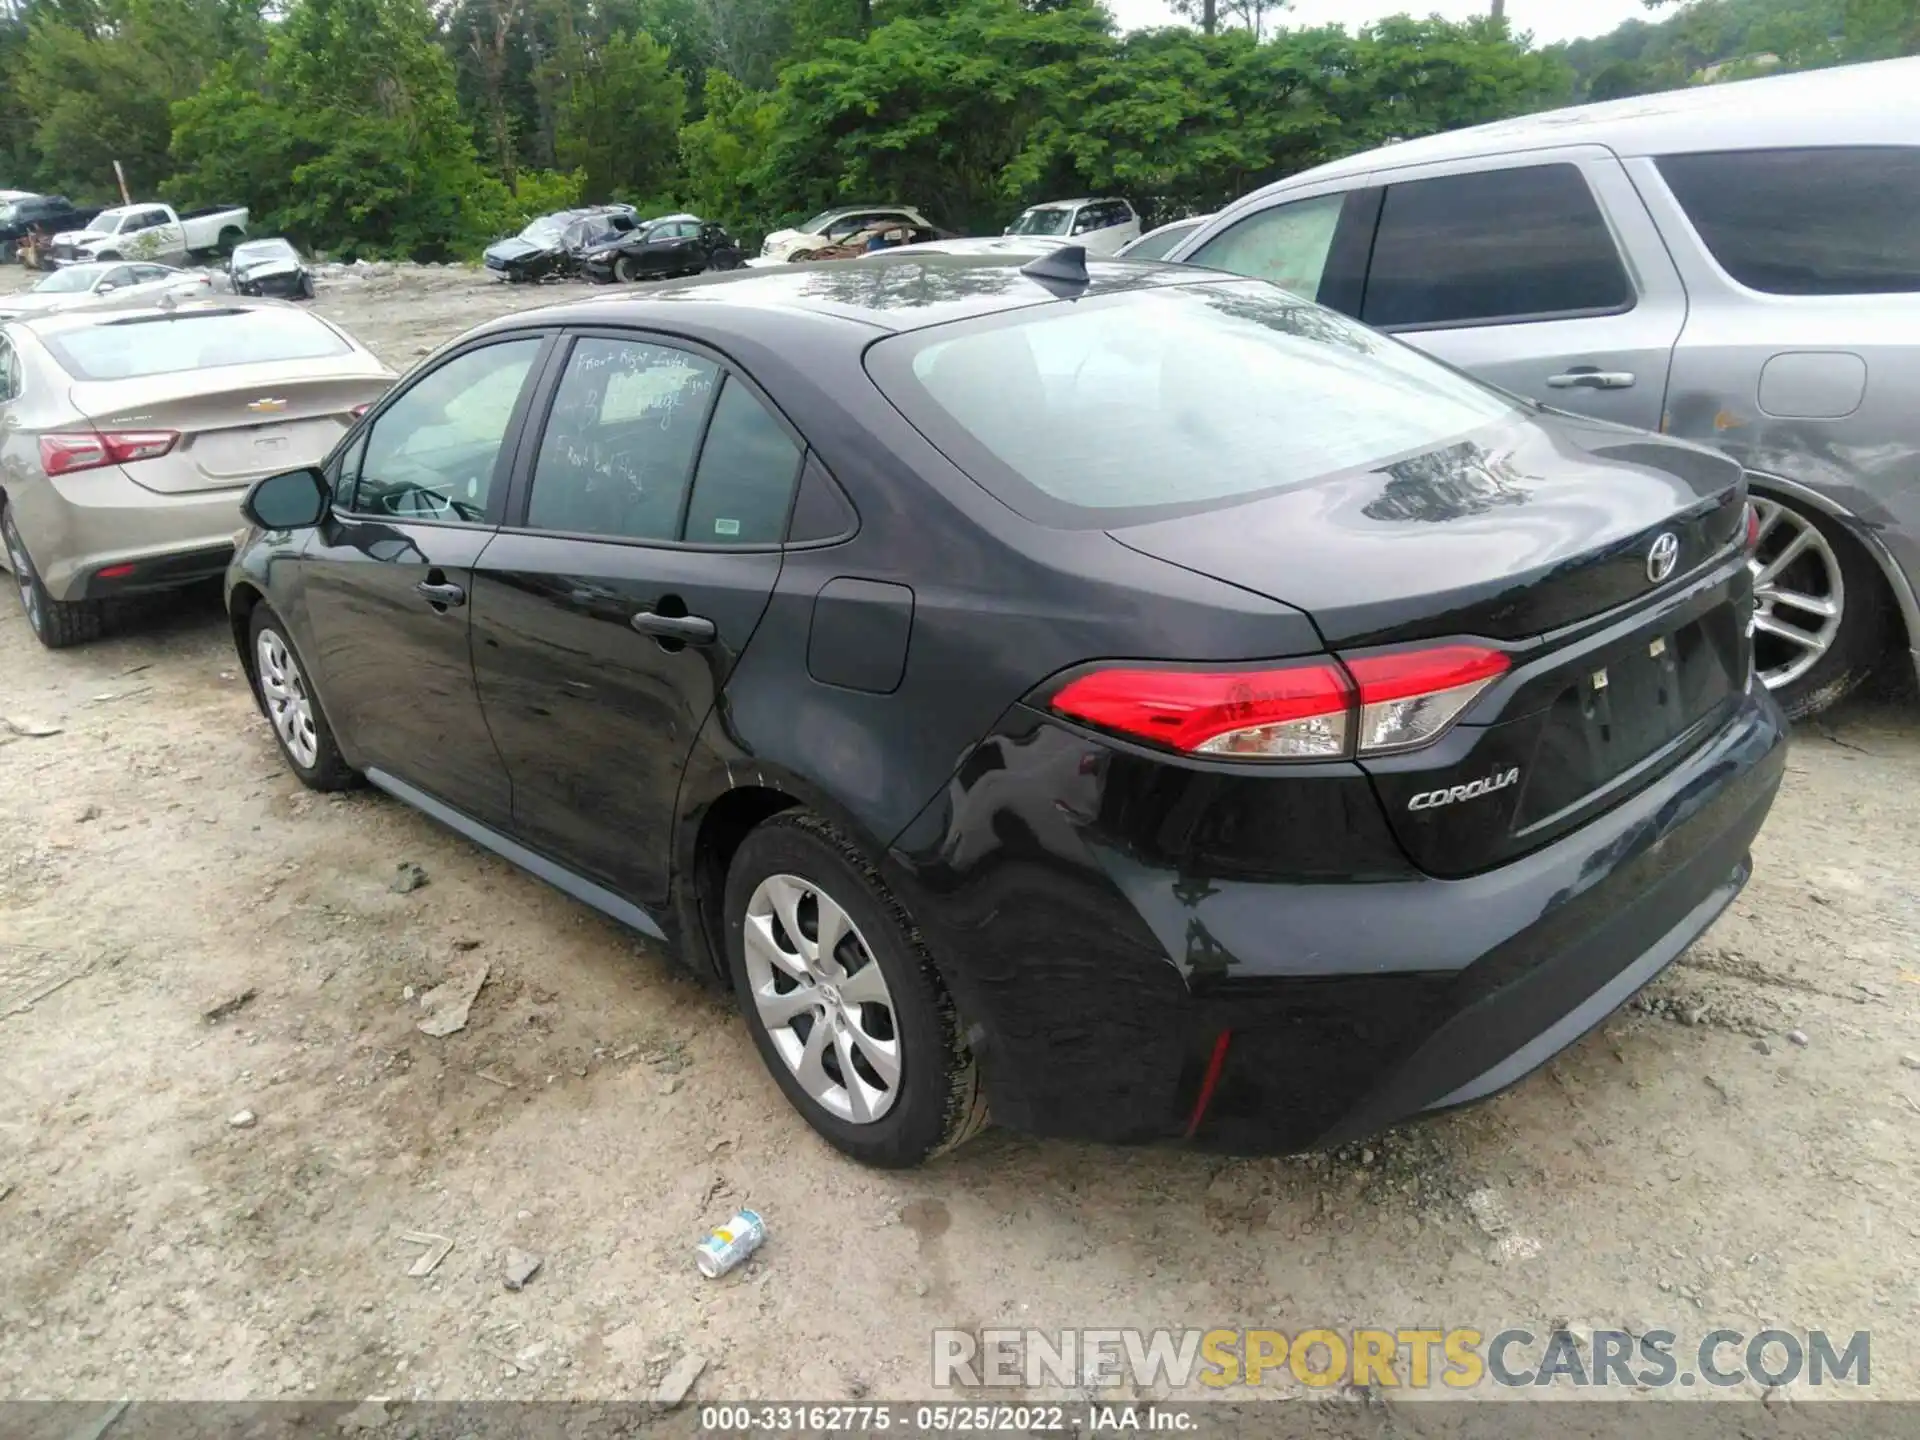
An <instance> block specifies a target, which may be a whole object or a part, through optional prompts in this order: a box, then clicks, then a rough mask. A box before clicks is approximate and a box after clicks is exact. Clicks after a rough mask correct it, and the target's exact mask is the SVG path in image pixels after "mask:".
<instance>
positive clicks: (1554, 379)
mask: <svg viewBox="0 0 1920 1440" xmlns="http://www.w3.org/2000/svg"><path fill="white" fill-rule="evenodd" d="M1632 384H1633V372H1632V371H1631V370H1569V371H1567V373H1566V374H1564V375H1549V376H1548V377H1547V385H1548V387H1549V388H1550V389H1554V390H1625V389H1627V388H1628V387H1630V386H1631V385H1632Z"/></svg>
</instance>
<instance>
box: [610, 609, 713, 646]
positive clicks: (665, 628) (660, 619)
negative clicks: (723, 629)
mask: <svg viewBox="0 0 1920 1440" xmlns="http://www.w3.org/2000/svg"><path fill="white" fill-rule="evenodd" d="M631 623H632V625H633V628H634V629H636V630H638V631H639V632H640V633H641V634H642V635H652V636H654V637H655V638H657V639H660V640H680V641H684V642H685V643H686V644H688V645H708V644H711V643H712V642H713V638H714V636H715V635H716V634H718V633H719V632H718V631H716V630H715V629H714V627H713V622H712V621H711V620H709V619H707V618H706V617H705V616H703V615H658V614H655V613H654V612H653V611H651V610H642V611H641V612H640V613H639V614H637V615H635V616H634V617H633V620H632V622H631Z"/></svg>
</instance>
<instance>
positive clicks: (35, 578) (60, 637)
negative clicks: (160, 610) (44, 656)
mask: <svg viewBox="0 0 1920 1440" xmlns="http://www.w3.org/2000/svg"><path fill="white" fill-rule="evenodd" d="M0 541H3V542H4V543H5V545H6V549H7V568H8V569H10V570H11V571H12V572H13V585H14V591H15V593H16V594H18V595H19V597H20V608H21V609H23V610H25V611H26V612H27V624H28V625H29V626H30V627H31V628H32V630H33V634H34V638H35V639H37V640H38V641H39V642H40V643H41V644H42V645H44V646H46V647H47V648H48V649H49V650H64V649H66V648H67V647H68V646H69V645H81V644H84V643H85V642H87V641H89V640H98V639H99V638H100V622H101V618H102V615H101V606H100V603H99V602H98V601H96V600H56V599H54V598H53V596H52V595H51V594H49V593H48V591H47V587H46V586H45V585H43V584H42V583H41V581H40V573H39V571H37V570H35V569H34V568H33V557H32V556H30V555H28V554H27V545H26V542H25V541H24V540H22V539H21V538H20V528H19V526H17V525H16V524H14V520H13V510H12V508H11V507H10V506H7V505H5V504H0Z"/></svg>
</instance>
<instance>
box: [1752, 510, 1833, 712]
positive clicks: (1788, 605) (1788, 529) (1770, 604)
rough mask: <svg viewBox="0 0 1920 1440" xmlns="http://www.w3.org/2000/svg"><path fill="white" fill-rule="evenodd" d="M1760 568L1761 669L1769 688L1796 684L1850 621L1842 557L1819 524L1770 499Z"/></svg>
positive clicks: (1755, 633)
mask: <svg viewBox="0 0 1920 1440" xmlns="http://www.w3.org/2000/svg"><path fill="white" fill-rule="evenodd" d="M1753 508H1754V509H1755V510H1756V511H1758V512H1759V517H1760V538H1759V541H1758V543H1757V544H1756V545H1755V547H1754V552H1753V559H1752V560H1751V561H1750V562H1749V565H1750V568H1751V569H1752V571H1753V622H1752V624H1751V626H1750V627H1749V628H1748V634H1750V635H1751V636H1752V637H1753V658H1754V666H1755V668H1756V669H1757V670H1758V671H1759V672H1760V679H1761V683H1763V684H1764V685H1765V686H1766V687H1767V688H1768V689H1769V690H1778V689H1779V688H1780V687H1781V686H1783V685H1791V684H1792V683H1793V682H1794V681H1796V680H1798V679H1799V678H1800V677H1801V676H1803V675H1805V674H1806V673H1807V672H1808V671H1809V670H1811V669H1812V668H1813V667H1814V666H1815V665H1817V664H1819V663H1820V659H1821V657H1822V656H1824V655H1825V654H1826V653H1827V652H1828V651H1829V650H1831V649H1832V648H1833V643H1834V641H1835V639H1837V638H1838V636H1839V634H1840V626H1841V624H1842V622H1843V621H1844V620H1845V618H1846V598H1847V597H1846V582H1845V581H1844V580H1843V579H1842V578H1841V571H1840V560H1839V557H1838V556H1836V555H1835V554H1834V553H1833V546H1832V545H1831V544H1829V543H1828V541H1827V537H1826V536H1825V535H1823V534H1821V533H1820V530H1819V527H1818V526H1816V525H1815V524H1814V523H1813V522H1812V521H1811V520H1808V519H1807V518H1806V517H1805V516H1804V515H1801V514H1799V513H1797V512H1796V511H1794V510H1792V509H1789V508H1788V507H1787V506H1785V505H1782V504H1781V503H1780V502H1779V501H1778V500H1772V499H1768V498H1767V497H1766V496H1763V495H1755V496H1754V497H1753Z"/></svg>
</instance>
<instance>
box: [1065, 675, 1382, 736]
mask: <svg viewBox="0 0 1920 1440" xmlns="http://www.w3.org/2000/svg"><path fill="white" fill-rule="evenodd" d="M1053 708H1054V709H1055V710H1058V711H1059V712H1060V713H1061V714H1062V715H1071V716H1072V717H1073V718H1074V719H1076V720H1084V721H1086V722H1087V723H1088V724H1089V725H1097V726H1099V727H1100V728H1101V729H1103V730H1117V731H1119V732H1120V733H1121V734H1123V735H1132V736H1135V737H1137V738H1139V739H1142V740H1149V741H1152V742H1153V743H1154V744H1156V745H1165V746H1167V747H1168V748H1169V749H1173V750H1184V751H1186V752H1188V753H1189V754H1194V755H1243V756H1248V757H1253V758H1260V759H1270V760H1287V759H1294V760H1322V759H1329V758H1337V757H1338V756H1340V755H1344V754H1346V753H1347V719H1348V715H1349V713H1350V712H1351V710H1352V709H1353V687H1352V686H1350V685H1349V684H1348V683H1347V677H1346V675H1345V674H1344V673H1343V672H1342V671H1341V669H1340V667H1339V666H1338V665H1337V664H1335V663H1334V662H1333V661H1331V660H1316V661H1313V662H1311V663H1308V664H1304V665H1289V666H1286V667H1284V668H1282V669H1275V670H1227V671H1213V670H1146V669H1128V670H1095V671H1093V672H1091V673H1090V674H1086V675H1082V676H1080V677H1078V678H1077V679H1074V680H1071V681H1069V682H1068V683H1067V684H1066V685H1064V686H1062V687H1061V689H1060V691H1059V692H1058V693H1057V694H1056V695H1055V696H1054V697H1053Z"/></svg>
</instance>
